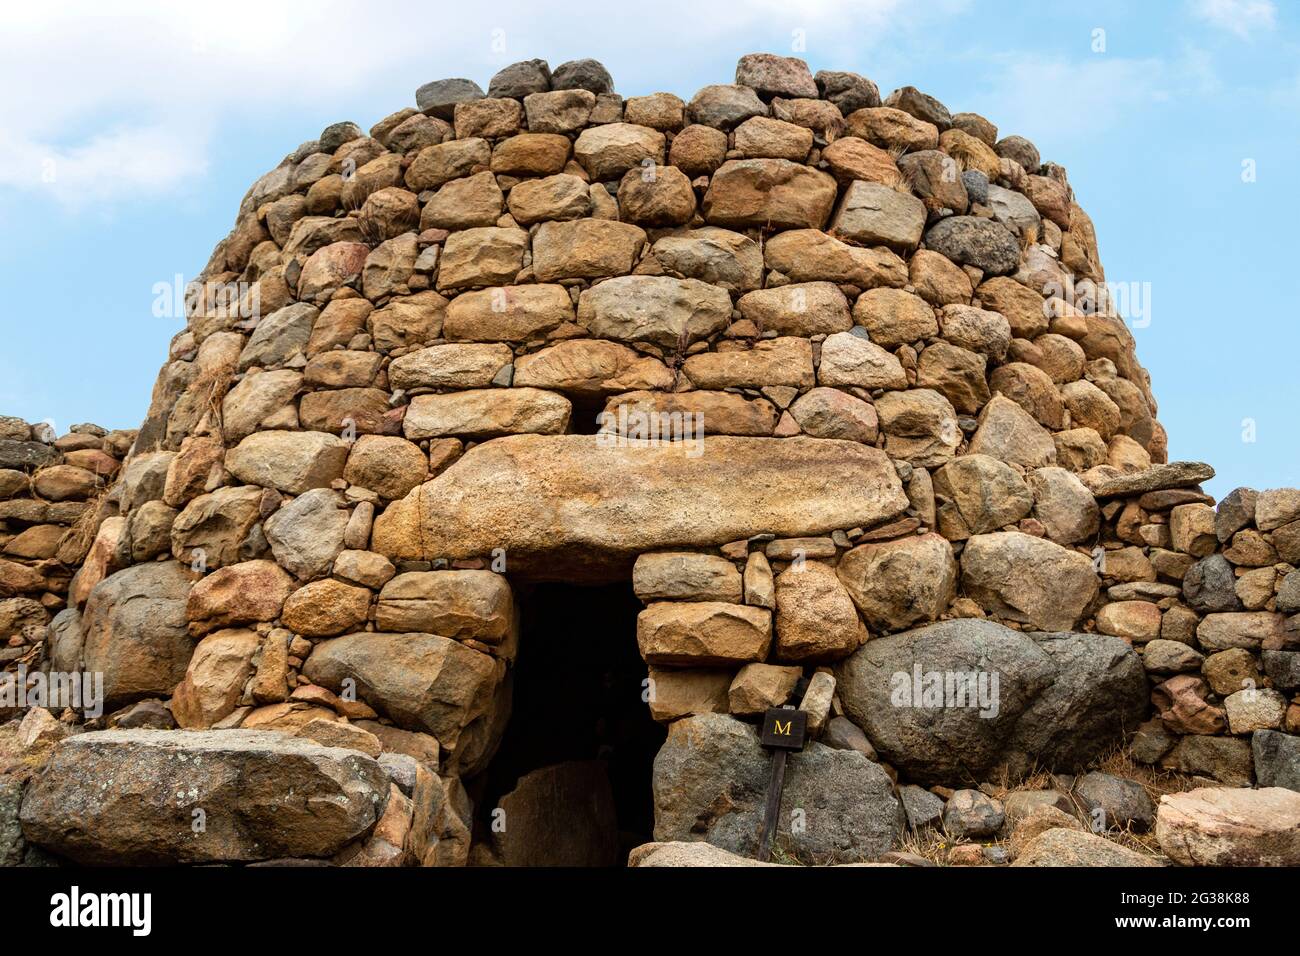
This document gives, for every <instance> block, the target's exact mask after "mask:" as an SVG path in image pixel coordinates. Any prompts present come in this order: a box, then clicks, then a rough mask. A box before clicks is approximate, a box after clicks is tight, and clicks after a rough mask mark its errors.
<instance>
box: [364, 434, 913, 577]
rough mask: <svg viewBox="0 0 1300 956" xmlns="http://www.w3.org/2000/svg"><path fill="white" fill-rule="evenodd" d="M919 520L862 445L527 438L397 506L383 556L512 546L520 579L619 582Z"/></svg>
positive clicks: (456, 469) (879, 456)
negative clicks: (764, 538) (677, 556)
mask: <svg viewBox="0 0 1300 956" xmlns="http://www.w3.org/2000/svg"><path fill="white" fill-rule="evenodd" d="M706 425H707V423H706ZM906 508H907V496H906V495H905V494H904V493H903V488H902V485H901V484H900V482H899V480H898V476H897V474H896V473H895V471H894V468H893V466H892V465H891V464H890V462H889V459H888V458H887V457H886V455H885V454H884V453H883V452H882V451H880V450H879V449H876V448H871V447H869V446H865V445H861V444H859V443H857V442H849V441H837V440H829V439H807V438H785V439H778V438H732V437H724V436H713V437H707V438H704V439H701V440H699V441H685V442H652V443H646V442H643V443H640V444H637V443H627V442H623V443H621V444H620V445H615V444H614V443H613V442H612V441H611V440H610V436H596V435H515V436H510V437H506V438H501V439H497V440H495V441H489V442H485V443H484V444H482V445H477V446H475V447H474V448H472V449H470V451H468V452H467V453H466V454H465V455H464V457H462V458H461V459H460V460H459V461H457V462H456V463H455V464H454V465H452V466H451V467H450V468H448V469H447V470H446V471H445V472H443V473H442V474H441V475H439V476H438V477H437V478H435V479H434V480H433V481H430V482H426V483H425V484H424V485H421V486H420V487H419V488H416V489H415V490H414V491H412V492H411V493H410V494H409V495H407V497H406V498H404V499H403V500H401V501H398V502H394V503H393V504H392V505H390V506H389V508H388V509H387V510H386V511H385V512H384V513H383V514H382V515H381V516H380V517H379V518H378V519H377V520H376V522H375V528H374V537H373V543H372V547H373V549H374V550H376V551H378V552H380V553H382V554H384V555H386V556H388V557H389V558H392V559H398V560H403V559H413V560H428V559H432V558H438V557H446V558H451V559H458V558H472V557H480V556H489V555H491V554H492V553H493V552H494V551H496V549H498V548H499V549H504V553H505V556H506V562H507V568H508V571H509V573H511V574H516V573H518V574H523V575H525V576H529V577H534V578H559V577H565V576H571V575H580V576H583V577H586V578H589V579H597V578H614V577H619V576H625V575H626V573H627V572H628V570H629V566H630V564H631V562H632V561H633V560H634V559H635V558H636V556H637V555H639V554H642V553H644V552H647V551H660V550H665V549H669V548H683V547H685V548H703V547H716V546H719V545H722V544H726V543H727V542H729V541H737V540H740V539H741V538H747V537H750V536H751V535H755V534H760V533H764V532H771V533H773V534H775V535H776V536H777V537H781V538H790V537H804V536H813V535H820V534H827V533H829V532H831V531H834V530H836V529H847V528H853V527H864V528H865V527H871V526H873V525H876V524H879V523H881V522H883V521H887V520H890V519H892V518H894V517H897V516H898V515H900V514H902V513H903V511H904V510H905V509H906Z"/></svg>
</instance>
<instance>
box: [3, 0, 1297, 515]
mask: <svg viewBox="0 0 1300 956" xmlns="http://www.w3.org/2000/svg"><path fill="white" fill-rule="evenodd" d="M41 7H42V5H37V4H25V5H22V6H21V7H17V8H8V9H7V10H6V13H5V27H4V30H3V32H2V33H0V84H2V85H3V88H4V89H5V90H6V91H8V92H7V94H6V97H5V98H4V99H3V100H0V151H2V152H3V154H4V156H5V157H6V158H5V160H4V161H3V162H0V225H2V226H3V228H0V288H3V295H2V296H0V414H15V415H20V416H22V417H25V418H27V419H29V420H36V421H39V420H45V419H49V420H52V421H53V422H54V423H55V424H56V426H57V427H58V428H59V429H60V430H61V431H62V430H65V429H66V428H67V427H68V426H69V425H71V424H73V423H76V422H80V421H96V422H98V423H100V424H103V425H105V426H109V427H135V426H137V425H138V424H139V423H140V420H141V418H142V417H143V415H144V412H145V409H146V407H147V405H148V401H149V393H150V390H151V388H152V385H153V381H154V377H155V375H156V374H157V371H158V368H159V366H160V365H161V363H162V362H163V360H164V359H165V357H166V348H167V342H168V340H169V339H170V338H171V336H172V335H173V334H174V333H175V332H176V331H177V330H178V329H179V328H180V327H181V322H180V320H179V319H177V318H167V317H163V318H160V317H156V316H155V315H154V314H153V311H154V308H153V307H154V298H155V293H154V288H155V286H156V284H158V283H160V282H171V281H173V277H174V276H175V275H177V274H180V275H182V276H183V277H185V279H188V278H190V277H192V276H193V275H194V274H195V273H196V272H197V271H198V270H199V269H201V268H202V266H203V264H204V263H205V262H206V260H207V258H208V255H209V253H210V251H211V249H212V246H213V245H214V244H215V243H216V241H217V240H218V239H220V238H221V237H222V236H223V235H224V234H225V233H226V231H227V230H228V229H229V228H230V226H231V224H232V222H233V218H234V214H235V210H236V208H237V206H238V203H239V200H240V198H241V197H242V196H243V194H244V192H245V190H246V189H247V187H248V185H249V184H250V183H251V182H252V181H253V180H254V179H255V178H256V177H257V176H258V175H260V174H261V173H262V172H264V171H265V170H267V169H269V168H271V167H273V166H275V165H276V164H277V163H278V162H279V160H280V159H281V158H282V157H283V156H284V154H285V153H287V152H289V151H290V150H292V149H293V148H294V147H295V146H297V144H298V143H300V142H302V141H304V140H308V139H312V138H314V137H315V136H316V135H317V134H318V133H319V131H320V130H321V129H322V128H323V127H325V126H326V125H328V124H329V123H331V122H334V121H336V120H341V119H351V120H355V121H356V122H358V123H360V124H361V125H362V126H363V127H368V126H370V125H371V124H372V123H374V122H375V121H376V120H378V119H380V118H382V117H383V116H385V115H387V114H389V113H391V112H393V111H395V110H397V109H399V108H401V107H404V106H407V105H413V101H414V91H415V88H416V87H417V86H418V85H420V84H421V83H423V82H426V81H428V80H432V79H437V78H441V77H447V76H468V77H470V78H472V79H474V80H477V81H478V82H479V84H480V85H482V86H483V87H485V88H486V86H487V81H488V79H489V77H490V76H491V75H492V73H493V72H495V71H496V70H497V69H499V68H500V67H501V66H504V65H505V64H507V63H510V62H513V61H515V60H519V59H527V58H532V57H543V58H545V59H547V60H549V61H550V63H551V64H552V65H553V66H554V65H557V64H559V63H560V62H563V61H564V60H567V59H571V58H575V57H580V56H592V57H596V58H597V59H600V60H602V61H603V62H604V63H605V64H606V65H607V66H608V67H609V69H610V72H611V73H612V74H613V76H614V80H615V83H616V86H617V88H618V90H619V92H621V93H622V94H623V95H624V96H634V95H638V94H643V93H650V92H654V91H656V90H669V91H671V92H674V93H677V94H678V95H680V96H682V97H683V98H689V97H690V96H691V94H692V93H694V91H695V90H697V89H698V88H700V87H701V86H704V85H706V84H709V83H720V82H730V81H731V79H732V77H733V75H734V70H735V63H736V59H737V58H738V57H739V56H740V55H741V54H743V53H747V52H751V51H757V50H765V51H772V52H780V53H791V52H794V53H796V54H797V55H799V56H802V57H804V58H805V59H806V60H807V61H808V62H809V64H810V65H811V67H812V68H813V69H814V70H817V69H845V70H854V71H856V72H860V73H862V74H864V75H866V76H869V77H871V78H872V79H873V80H875V81H876V82H877V84H879V86H880V89H881V92H882V94H887V93H888V92H889V91H890V90H892V89H894V88H895V87H897V86H901V85H906V84H911V85H915V86H918V87H920V88H921V89H922V90H925V91H926V92H929V93H932V94H934V95H935V96H938V97H939V98H940V99H941V100H943V101H944V103H946V104H947V105H948V107H949V108H950V109H952V110H953V111H954V112H956V111H958V110H971V111H975V112H978V113H981V114H983V115H985V116H987V117H988V118H989V119H991V120H992V121H993V122H994V123H996V124H997V125H998V127H999V129H1000V130H1001V131H1002V134H1003V135H1006V134H1009V133H1019V134H1022V135H1025V136H1028V137H1029V138H1030V139H1032V140H1033V141H1034V142H1035V143H1037V145H1038V147H1039V149H1040V150H1041V152H1042V154H1043V157H1044V159H1050V160H1053V161H1056V162H1059V163H1061V164H1063V165H1064V166H1065V167H1066V168H1067V169H1068V170H1069V173H1070V181H1071V183H1072V184H1073V186H1074V189H1075V191H1076V193H1077V195H1078V198H1079V201H1080V203H1081V204H1082V205H1083V206H1084V208H1085V209H1087V210H1088V211H1089V213H1090V214H1091V215H1092V217H1093V220H1094V221H1095V222H1096V225H1097V231H1098V235H1099V239H1100V247H1101V254H1102V259H1103V262H1104V264H1105V266H1106V272H1107V277H1108V279H1110V280H1111V281H1112V282H1117V283H1124V284H1125V285H1126V287H1131V288H1135V289H1138V290H1147V289H1149V293H1146V297H1145V298H1144V302H1145V304H1147V305H1149V318H1150V321H1149V324H1146V325H1145V326H1144V327H1135V328H1134V335H1135V336H1136V338H1137V343H1138V354H1139V356H1140V358H1141V359H1142V361H1143V363H1144V364H1145V365H1146V367H1147V368H1148V369H1149V370H1150V372H1151V375H1152V378H1153V381H1154V384H1155V393H1156V397H1157V399H1158V400H1159V402H1160V419H1161V420H1162V421H1163V422H1164V424H1165V427H1166V428H1167V429H1168V431H1169V433H1170V452H1171V456H1172V457H1175V458H1190V459H1200V460H1205V461H1209V462H1211V463H1212V464H1214V465H1215V467H1216V468H1217V469H1218V472H1219V477H1218V478H1217V479H1215V480H1214V481H1213V482H1212V483H1211V484H1210V486H1209V490H1210V491H1212V492H1213V493H1216V494H1218V495H1222V494H1224V493H1226V492H1227V491H1228V490H1230V489H1231V488H1233V487H1235V486H1236V485H1239V484H1250V485H1253V486H1255V487H1258V488H1266V487H1277V486H1281V485H1300V454H1298V451H1300V414H1298V413H1297V410H1298V409H1300V369H1298V368H1297V356H1300V322H1298V321H1297V317H1296V315H1295V306H1294V304H1293V298H1292V295H1291V282H1292V280H1293V277H1294V276H1295V274H1296V270H1297V267H1296V266H1295V264H1294V258H1295V247H1296V232H1295V229H1294V226H1293V225H1292V224H1293V223H1294V221H1295V212H1294V200H1295V194H1294V193H1293V192H1292V191H1291V190H1290V184H1294V182H1295V177H1294V169H1295V166H1296V163H1297V162H1298V161H1300V4H1292V3H1283V2H1276V3H1274V2H1272V0H1147V2H1143V3H1131V2H1107V0H1103V2H1092V3H1053V2H1049V0H1044V2H1036V3H1028V2H1026V3H1010V2H992V0H989V2H985V0H966V2H962V0H937V2H923V0H854V2H844V3H841V2H830V0H812V2H798V0H757V2H746V0H726V2H724V3H719V4H715V5H709V4H704V3H699V2H690V3H685V2H677V0H659V2H656V3H652V4H645V5H644V7H643V9H644V12H639V11H640V10H641V9H642V6H641V5H637V4H625V5H617V6H611V5H610V4H608V3H605V2H601V3H566V4H563V5H562V7H560V8H559V9H557V5H555V4H540V3H536V2H528V3H522V2H514V0H512V2H504V3H502V2H485V3H478V4H443V3H427V2H426V3H396V2H394V3H385V2H371V3H367V4H357V3H354V2H347V3H343V2H336V0H316V2H313V3H277V2H275V0H261V2H256V3H254V2H245V0H231V2H224V3H220V4H202V3H186V4H171V5H166V6H164V5H162V4H145V3H129V2H122V3H113V2H100V3H64V4H61V5H60V8H59V9H58V10H47V9H42V8H41ZM711 10H716V11H718V12H717V13H711V12H710V11H711ZM1098 31H1102V32H1098ZM793 47H798V49H792V48H793ZM1246 170H1253V173H1254V176H1253V181H1249V182H1247V181H1244V178H1243V171H1246ZM1288 170H1291V172H1288ZM1288 176H1290V177H1291V178H1289V179H1288ZM1245 178H1250V177H1245ZM1252 428H1253V434H1252ZM1250 438H1253V440H1245V439H1250Z"/></svg>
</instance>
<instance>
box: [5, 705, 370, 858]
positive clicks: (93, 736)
mask: <svg viewBox="0 0 1300 956" xmlns="http://www.w3.org/2000/svg"><path fill="white" fill-rule="evenodd" d="M388 792H389V781H388V775H387V774H386V773H385V772H384V770H383V768H382V767H380V766H379V764H378V763H376V762H375V761H374V760H372V759H371V758H370V757H367V756H366V755H365V754H363V753H360V752H359V751H355V750H342V749H339V748H336V747H323V746H321V745H319V744H317V743H314V742H313V741H310V740H305V739H302V738H298V737H289V736H286V735H285V734H281V733H275V732H272V731H256V730H207V731H201V732H195V731H184V730H106V731H100V732H97V733H87V734H80V735H78V736H76V737H71V738H69V739H68V740H65V741H64V742H63V743H62V744H60V745H59V747H58V749H56V750H55V751H54V754H53V756H52V757H51V759H50V762H49V763H48V764H47V765H46V767H45V769H44V771H42V773H41V774H40V775H39V776H38V777H37V778H36V779H35V780H33V782H32V783H31V784H30V785H29V786H28V788H27V794H26V796H25V797H24V799H23V805H22V812H21V819H22V826H23V833H24V835H25V836H26V837H27V839H28V840H29V841H31V842H32V843H35V844H37V845H39V846H43V847H46V848H47V849H50V850H53V851H54V852H56V853H58V854H59V855H61V856H65V857H67V858H69V859H71V860H74V861H76V862H78V863H83V864H88V865H92V866H94V865H104V864H112V865H118V866H123V865H146V866H148V865H174V864H178V863H225V862H236V861H245V862H246V861H253V860H267V859H275V858H278V857H294V858H300V857H328V856H330V855H332V854H334V853H335V852H337V851H338V850H339V849H341V848H342V847H343V846H344V845H346V844H347V843H349V842H351V841H352V840H355V839H357V838H359V837H362V836H364V835H365V834H366V833H368V832H369V830H370V829H371V827H373V826H374V824H375V821H376V820H378V819H379V817H380V816H381V814H382V813H383V809H384V805H385V802H386V801H387V799H388Z"/></svg>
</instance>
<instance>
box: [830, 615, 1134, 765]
mask: <svg viewBox="0 0 1300 956" xmlns="http://www.w3.org/2000/svg"><path fill="white" fill-rule="evenodd" d="M835 673H836V679H837V681H838V685H837V686H838V689H839V693H840V697H841V700H842V701H843V702H844V707H845V710H846V711H847V714H848V716H849V717H850V718H851V719H852V720H853V721H854V723H856V724H858V725H859V726H860V727H862V729H863V730H864V731H866V733H867V736H868V737H869V738H870V740H871V743H872V745H873V746H874V747H875V748H876V749H877V750H878V751H879V752H880V754H881V756H882V757H883V758H884V759H885V760H887V761H888V762H889V763H891V764H893V765H894V766H895V767H897V768H898V769H899V770H900V771H901V772H902V774H903V775H904V777H906V778H907V779H910V780H914V781H916V782H918V783H921V784H927V785H929V784H944V785H946V786H951V785H953V784H955V783H959V782H961V781H963V780H969V781H975V782H978V781H981V780H986V779H989V778H991V777H992V776H994V775H995V774H996V773H997V772H999V771H1001V770H1002V769H1005V770H1006V771H1007V772H1008V773H1009V774H1010V775H1011V776H1012V777H1013V778H1015V777H1021V776H1024V775H1025V774H1026V773H1028V772H1029V771H1030V770H1031V769H1033V767H1034V766H1035V765H1036V764H1041V765H1042V766H1045V767H1052V768H1056V769H1060V770H1070V769H1075V768H1077V767H1079V766H1081V765H1082V764H1085V763H1086V762H1087V761H1089V760H1091V759H1092V758H1094V757H1096V756H1097V755H1098V754H1099V753H1101V752H1102V751H1103V750H1105V749H1106V748H1107V747H1109V746H1111V745H1112V744H1114V743H1115V742H1117V741H1119V740H1120V739H1121V738H1122V737H1123V735H1124V734H1125V733H1131V732H1132V731H1134V730H1136V729H1137V727H1138V725H1139V724H1140V723H1141V721H1142V719H1143V717H1145V716H1146V710H1147V682H1146V675H1145V674H1144V672H1143V670H1142V662H1141V660H1140V659H1139V658H1138V656H1137V655H1136V654H1135V653H1134V651H1133V649H1132V648H1131V647H1130V646H1129V645H1128V644H1127V643H1125V642H1124V641H1122V640H1120V639H1119V638H1114V637H1107V636H1104V635H1100V634H1071V633H1062V634H1044V633H1034V634H1025V633H1022V632H1020V631H1014V630H1011V629H1010V628H1006V627H1003V626H1002V625H1000V624H995V623H993V622H992V621H980V620H957V621H944V622H941V623H939V624H931V625H929V626H927V627H922V628H918V629H916V630H912V631H906V632H903V633H900V634H891V635H888V636H886V637H879V638H876V639H874V640H871V641H869V642H867V643H866V644H864V645H863V646H862V647H861V648H859V649H858V650H857V651H856V652H854V654H853V655H852V656H850V657H849V658H847V659H846V660H844V661H842V662H841V663H840V664H838V665H837V666H836V669H835ZM971 674H974V675H975V683H974V685H972V686H974V687H975V688H976V691H978V690H979V689H980V688H982V689H983V691H984V694H983V695H981V694H980V693H978V692H975V693H971V694H969V695H966V696H965V697H961V696H956V695H952V694H946V693H944V690H945V688H944V686H943V685H944V683H947V684H948V685H949V686H950V687H952V689H954V690H956V689H957V688H958V686H959V685H958V681H959V680H960V679H961V678H962V677H964V676H965V675H971ZM929 675H938V678H937V679H938V681H939V682H940V684H939V693H938V696H937V697H936V696H935V695H934V694H933V693H926V690H927V688H931V687H932V683H931V678H930V676H929ZM917 683H920V684H921V689H922V695H921V699H920V700H919V701H917V700H915V699H914V698H915V693H914V691H915V686H916V684H917ZM981 696H983V697H984V700H983V702H981V700H980V697H981Z"/></svg>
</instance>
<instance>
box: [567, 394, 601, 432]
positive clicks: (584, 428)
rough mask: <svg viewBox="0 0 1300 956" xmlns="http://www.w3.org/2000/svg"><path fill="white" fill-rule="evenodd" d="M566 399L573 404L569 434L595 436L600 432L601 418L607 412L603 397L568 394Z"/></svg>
mask: <svg viewBox="0 0 1300 956" xmlns="http://www.w3.org/2000/svg"><path fill="white" fill-rule="evenodd" d="M564 397H565V398H567V399H568V400H569V401H570V402H571V403H572V404H573V411H572V412H571V413H570V414H569V434H571V435H594V434H596V433H597V432H598V431H600V426H601V420H600V416H601V413H602V412H604V411H605V397H604V396H603V395H582V394H575V393H573V392H566V393H565V396H564Z"/></svg>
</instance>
